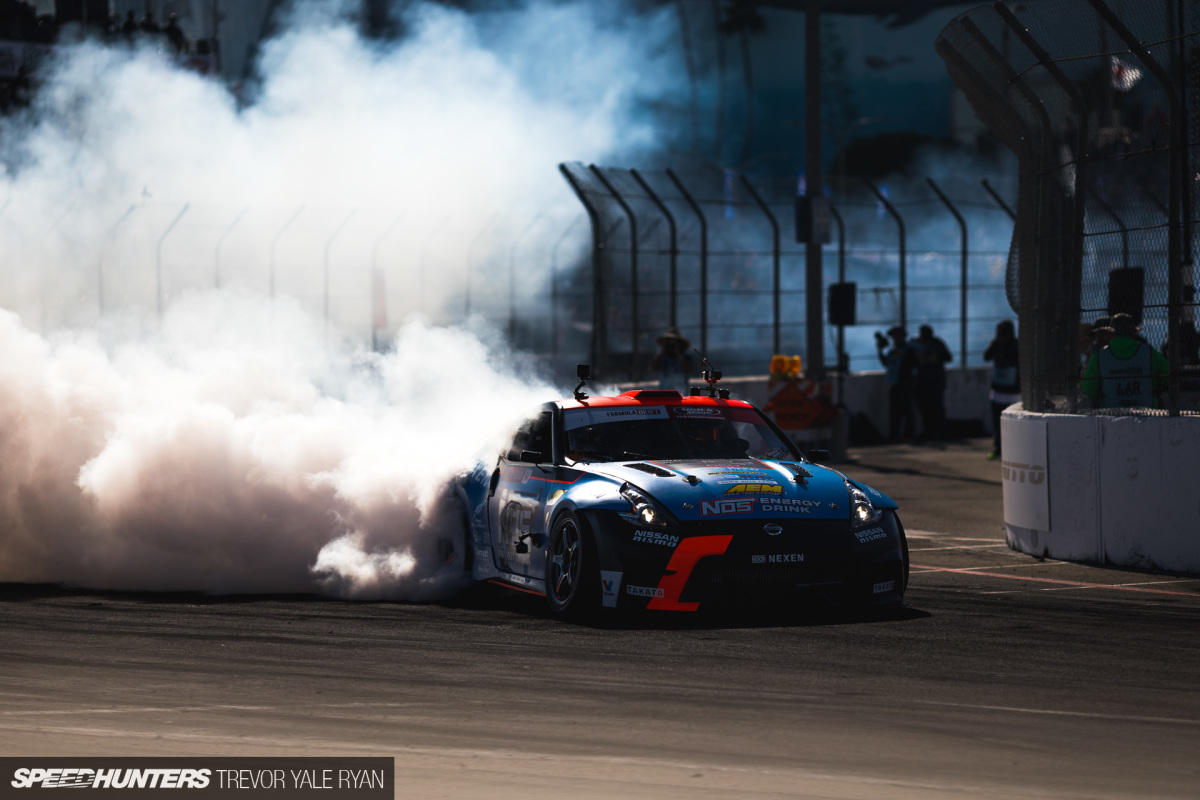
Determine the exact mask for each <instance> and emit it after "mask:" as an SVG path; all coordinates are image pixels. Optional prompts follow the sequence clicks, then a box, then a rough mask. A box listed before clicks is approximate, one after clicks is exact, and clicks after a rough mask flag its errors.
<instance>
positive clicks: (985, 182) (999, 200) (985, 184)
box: [979, 178, 1017, 220]
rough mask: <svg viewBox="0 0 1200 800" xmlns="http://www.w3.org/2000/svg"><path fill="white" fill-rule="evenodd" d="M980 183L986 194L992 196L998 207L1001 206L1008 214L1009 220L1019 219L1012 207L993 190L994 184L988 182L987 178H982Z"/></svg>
mask: <svg viewBox="0 0 1200 800" xmlns="http://www.w3.org/2000/svg"><path fill="white" fill-rule="evenodd" d="M979 183H980V185H981V186H983V190H984V191H985V192H987V193H988V195H989V196H991V198H992V199H993V200H995V201H996V205H998V206H1000V208H1001V209H1002V210H1003V211H1004V213H1005V214H1008V218H1009V219H1011V220H1015V219H1016V218H1017V214H1016V212H1015V211H1013V210H1012V206H1010V205H1009V204H1008V203H1006V202H1004V198H1003V197H1001V196H1000V195H999V193H998V192H997V191H996V190H995V189H993V188H992V184H991V183H989V182H988V179H987V178H981V179H980V181H979Z"/></svg>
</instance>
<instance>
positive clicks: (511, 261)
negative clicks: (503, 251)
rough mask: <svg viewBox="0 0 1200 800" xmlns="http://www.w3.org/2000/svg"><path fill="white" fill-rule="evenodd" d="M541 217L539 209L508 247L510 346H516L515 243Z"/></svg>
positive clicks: (519, 241) (531, 228)
mask: <svg viewBox="0 0 1200 800" xmlns="http://www.w3.org/2000/svg"><path fill="white" fill-rule="evenodd" d="M541 218H542V212H541V211H539V212H538V213H537V214H536V215H534V218H533V219H531V220H530V221H529V224H528V225H526V226H525V228H524V229H523V230H522V231H521V232H520V233H518V234H517V238H515V239H513V243H512V246H511V247H510V248H508V344H509V346H510V347H516V346H517V299H516V298H517V293H516V285H517V245H518V244H520V243H521V239H523V238H524V237H525V234H527V233H529V232H530V231H531V230H533V226H535V225H537V224H538V221H539V220H540V219H541Z"/></svg>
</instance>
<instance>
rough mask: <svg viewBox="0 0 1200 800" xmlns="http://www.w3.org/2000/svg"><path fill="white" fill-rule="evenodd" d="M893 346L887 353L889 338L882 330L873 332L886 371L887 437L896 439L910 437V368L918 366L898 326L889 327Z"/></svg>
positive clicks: (914, 352) (911, 420) (910, 347)
mask: <svg viewBox="0 0 1200 800" xmlns="http://www.w3.org/2000/svg"><path fill="white" fill-rule="evenodd" d="M888 336H890V337H891V339H892V347H891V349H890V350H887V352H884V348H886V347H887V344H888V340H887V339H886V338H884V336H883V334H882V333H876V334H875V348H876V350H877V351H878V354H879V363H881V364H883V366H884V368H885V369H886V370H887V386H888V438H889V439H890V440H891V441H893V442H895V441H900V439H901V437H903V438H904V440H906V441H912V438H913V407H912V401H913V371H914V370H915V369H916V367H917V353H916V351H915V350H914V349H913V347H912V345H910V344H909V343H908V341H907V339H908V334H907V333H906V332H905V330H904V328H901V327H900V326H899V325H897V326H895V327H893V328H891V329H890V330H888Z"/></svg>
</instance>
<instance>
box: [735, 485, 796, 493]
mask: <svg viewBox="0 0 1200 800" xmlns="http://www.w3.org/2000/svg"><path fill="white" fill-rule="evenodd" d="M725 494H783V487H782V486H780V485H779V484H778V483H739V484H737V485H736V486H730V487H729V488H728V489H726V490H725Z"/></svg>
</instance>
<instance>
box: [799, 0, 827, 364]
mask: <svg viewBox="0 0 1200 800" xmlns="http://www.w3.org/2000/svg"><path fill="white" fill-rule="evenodd" d="M821 122H822V119H821V0H808V3H807V5H805V8H804V123H805V124H804V179H805V182H806V184H807V186H808V193H809V194H810V195H812V196H813V197H820V196H821V187H822V182H823V181H822V177H821ZM823 257H824V256H823V253H822V250H821V243H820V242H819V241H817V237H816V236H810V237H809V238H808V243H807V244H805V246H804V292H805V296H804V301H805V302H804V307H805V325H806V327H807V331H808V335H807V336H806V337H805V338H806V341H807V345H806V349H807V353H806V354H805V355H806V356H807V358H808V368H807V369H806V370H805V372H806V373H807V374H808V376H809V377H810V378H811V379H813V380H817V381H820V380H823V379H824V377H825V336H824V333H825V330H824V329H825V325H824V308H823V307H822V303H821V299H822V295H823V294H824V285H825V279H824V275H823V274H822V259H823Z"/></svg>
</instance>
